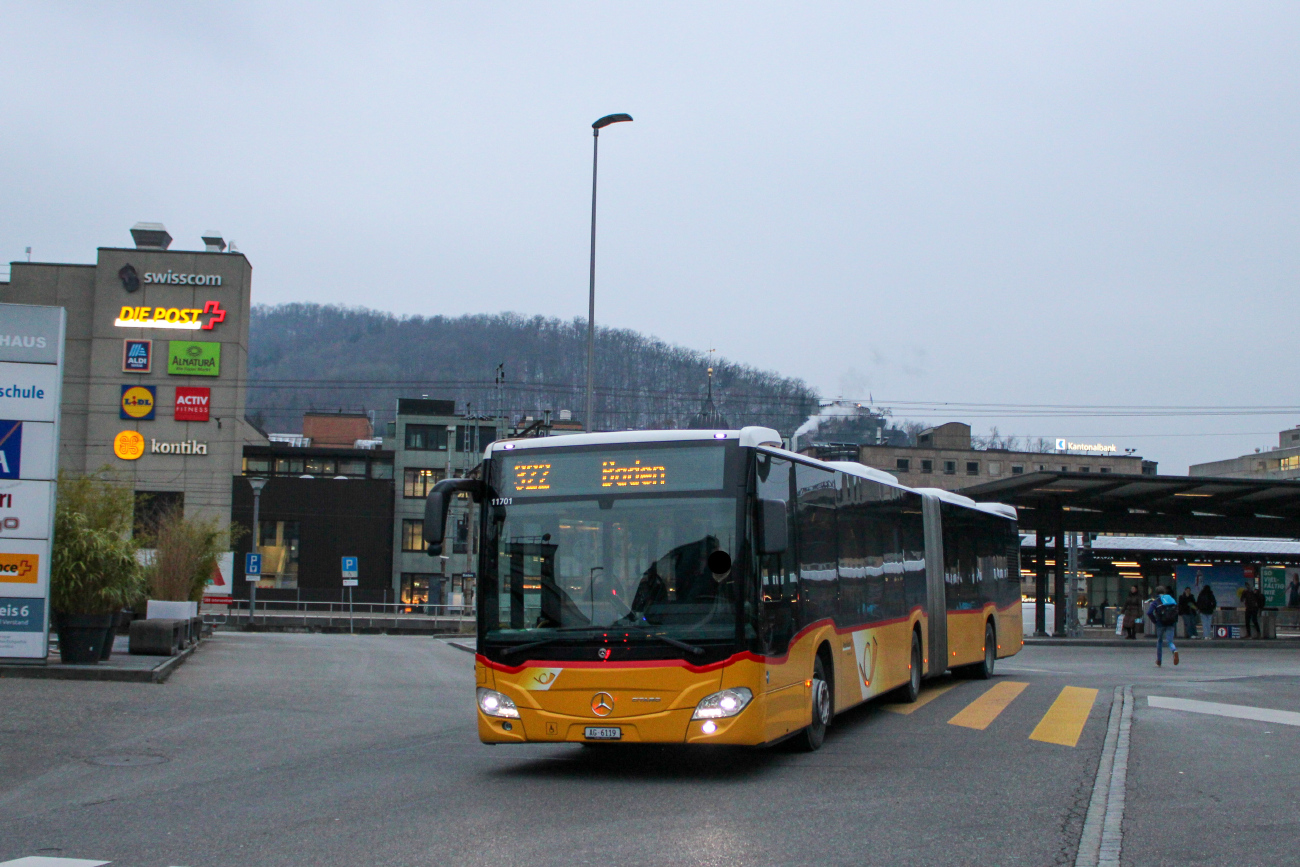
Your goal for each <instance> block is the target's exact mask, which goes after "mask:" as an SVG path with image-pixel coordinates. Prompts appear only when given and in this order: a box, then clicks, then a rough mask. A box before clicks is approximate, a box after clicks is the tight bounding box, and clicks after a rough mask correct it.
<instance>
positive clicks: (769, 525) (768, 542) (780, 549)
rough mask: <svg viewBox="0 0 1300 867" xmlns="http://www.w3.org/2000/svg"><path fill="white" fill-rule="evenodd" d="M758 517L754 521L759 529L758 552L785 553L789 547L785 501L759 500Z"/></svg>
mask: <svg viewBox="0 0 1300 867" xmlns="http://www.w3.org/2000/svg"><path fill="white" fill-rule="evenodd" d="M757 518H758V520H757V521H755V522H754V523H755V525H756V526H757V529H758V553H760V554H784V553H785V549H786V548H787V547H789V544H788V541H787V539H786V519H785V501H784V500H759V501H758V515H757Z"/></svg>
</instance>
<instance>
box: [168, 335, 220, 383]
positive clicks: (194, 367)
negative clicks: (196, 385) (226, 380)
mask: <svg viewBox="0 0 1300 867" xmlns="http://www.w3.org/2000/svg"><path fill="white" fill-rule="evenodd" d="M167 372H168V373H170V374H172V375H173V376H220V375H221V344H220V343H214V342H210V341H204V340H169V341H168V342H167Z"/></svg>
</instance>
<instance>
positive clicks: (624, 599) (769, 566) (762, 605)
mask: <svg viewBox="0 0 1300 867" xmlns="http://www.w3.org/2000/svg"><path fill="white" fill-rule="evenodd" d="M457 493H469V494H470V495H471V496H472V497H473V499H474V502H475V504H476V514H477V520H479V521H480V522H481V525H480V530H481V544H480V554H479V569H478V575H479V579H478V653H477V656H476V660H475V666H474V668H475V676H476V679H477V686H478V688H477V695H478V731H479V737H480V738H481V739H482V740H483V742H484V743H489V744H508V743H529V742H534V743H536V742H578V743H597V742H611V741H615V742H623V743H646V742H653V743H688V744H747V745H754V746H757V745H764V744H773V743H776V742H779V741H782V740H786V739H787V738H792V737H793V738H798V739H799V743H800V745H802V746H804V747H806V748H807V749H817V748H818V747H819V746H821V743H822V740H823V738H824V737H825V734H826V727H827V726H828V725H830V724H831V721H832V719H833V717H834V715H835V714H837V713H840V712H841V711H844V710H846V709H848V708H851V707H853V706H854V705H856V704H859V703H861V702H864V701H867V700H868V699H871V698H873V697H875V696H878V695H881V694H882V693H886V692H891V691H892V692H896V694H897V695H898V697H899V698H900V699H901V700H903V701H914V700H915V699H916V697H917V694H918V693H919V692H920V689H921V679H922V677H923V676H933V675H939V674H942V673H944V672H945V671H947V670H949V669H956V668H962V669H966V670H968V671H969V672H971V673H973V674H976V675H978V676H981V677H989V676H991V675H992V673H993V667H994V664H995V662H996V660H997V659H998V658H1000V657H1005V656H1010V655H1012V654H1014V653H1017V652H1018V651H1019V650H1020V647H1021V644H1022V642H1021V612H1020V565H1019V536H1018V534H1017V529H1016V520H1015V511H1014V510H1013V509H1011V508H1010V507H1007V506H1001V505H990V504H976V503H974V502H973V501H971V500H968V499H966V498H965V497H961V496H958V495H955V494H950V493H947V492H943V491H937V490H932V489H919V490H914V489H911V488H907V487H904V486H902V485H900V484H899V483H898V482H897V480H895V479H894V477H893V476H891V475H889V474H888V473H884V472H881V471H879V470H874V469H871V468H868V467H865V466H862V465H861V464H856V463H842V462H831V463H826V462H822V461H817V460H814V459H812V458H808V457H804V456H802V455H797V454H794V453H791V452H789V451H786V450H783V449H782V448H781V440H780V437H779V435H778V434H777V433H776V432H775V431H773V430H770V429H768V428H759V427H747V428H743V429H741V430H739V431H628V432H622V433H601V434H576V435H572V436H556V437H549V438H541V439H529V440H515V441H504V442H496V443H493V444H492V445H491V446H489V447H488V449H487V451H486V453H485V456H484V464H483V472H482V475H481V478H479V479H448V480H445V481H442V482H440V483H439V484H438V485H437V486H435V488H434V490H433V491H432V492H431V493H430V494H429V498H428V502H427V503H426V515H425V525H424V526H425V539H426V541H427V542H429V551H430V554H438V553H440V551H441V544H442V536H443V532H442V528H443V527H444V526H445V523H446V517H447V509H448V505H449V503H450V501H451V499H452V497H453V496H455V495H456V494H457Z"/></svg>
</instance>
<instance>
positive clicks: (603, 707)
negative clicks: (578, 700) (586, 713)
mask: <svg viewBox="0 0 1300 867" xmlns="http://www.w3.org/2000/svg"><path fill="white" fill-rule="evenodd" d="M591 712H592V713H594V714H595V715H596V716H609V715H610V714H611V713H613V712H614V697H613V696H612V695H610V694H609V693H607V692H598V693H596V694H595V695H593V696H592V697H591Z"/></svg>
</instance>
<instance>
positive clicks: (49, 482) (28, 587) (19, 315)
mask: <svg viewBox="0 0 1300 867" xmlns="http://www.w3.org/2000/svg"><path fill="white" fill-rule="evenodd" d="M0 322H3V323H4V332H5V333H4V334H0V419H3V421H0V658H21V659H41V660H43V659H45V657H46V648H47V645H48V636H49V622H50V621H49V613H50V612H49V591H50V539H51V536H52V533H53V529H54V494H55V479H56V478H58V442H59V406H60V398H61V391H62V387H63V374H62V366H63V345H64V334H65V330H66V314H65V313H64V310H63V308H61V307H38V306H34V305H27V304H0Z"/></svg>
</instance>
